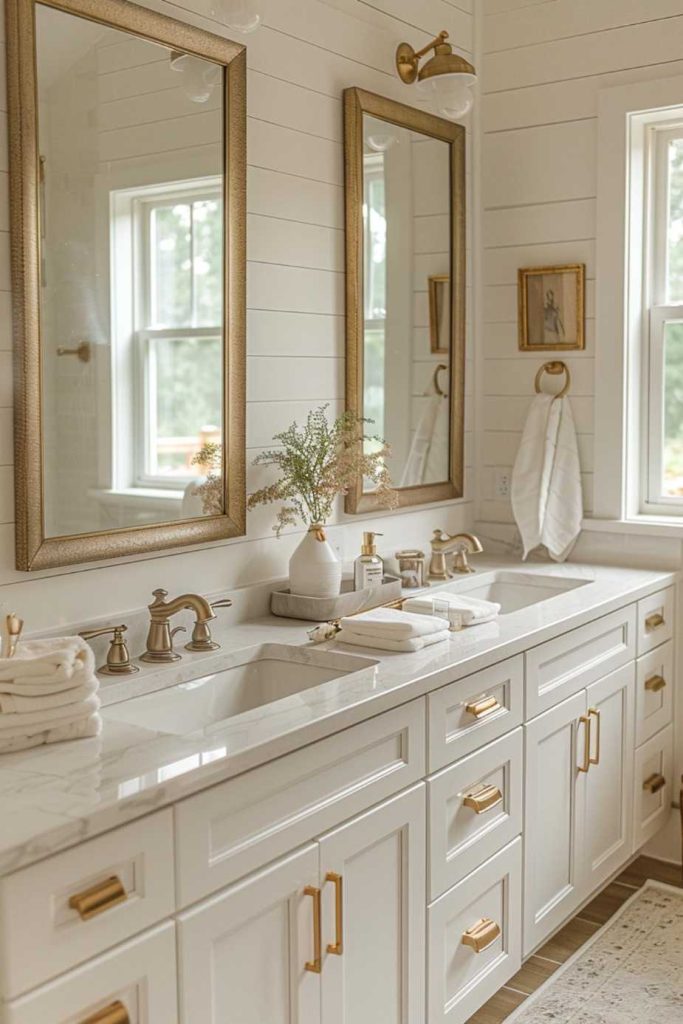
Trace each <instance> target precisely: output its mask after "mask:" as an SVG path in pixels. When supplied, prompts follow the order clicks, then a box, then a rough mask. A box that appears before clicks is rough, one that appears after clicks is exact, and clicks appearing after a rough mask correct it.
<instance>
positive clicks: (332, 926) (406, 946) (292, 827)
mask: <svg viewBox="0 0 683 1024" xmlns="http://www.w3.org/2000/svg"><path fill="white" fill-rule="evenodd" d="M675 584H676V576H675V574H671V573H664V572H650V571H643V570H631V569H621V568H597V567H585V566H579V565H571V564H570V565H564V566H555V565H553V566H548V565H545V564H543V565H541V564H536V565H529V566H524V567H521V566H518V565H512V564H509V565H502V564H499V565H498V566H492V567H491V568H488V569H487V568H478V571H477V572H476V574H473V575H472V576H470V577H468V578H466V579H464V580H460V581H458V582H451V583H446V584H444V587H446V588H454V587H455V588H457V589H458V590H463V591H467V592H468V593H470V594H471V595H473V596H477V597H484V598H491V599H493V600H496V601H499V602H500V603H501V604H502V613H501V615H500V617H499V618H498V619H497V620H494V621H493V622H489V623H486V624H484V625H480V626H477V627H474V628H471V629H465V630H463V631H461V632H458V633H453V634H452V635H451V639H449V640H448V641H447V642H444V643H442V644H439V645H436V647H434V648H431V649H430V648H427V649H425V650H423V651H420V652H417V653H414V654H389V655H382V654H380V653H379V652H377V653H375V652H373V651H368V650H364V651H362V652H360V649H358V652H356V649H354V648H351V647H346V646H344V645H341V644H339V645H336V644H335V643H326V644H323V645H319V646H313V645H311V644H310V643H308V641H307V636H306V627H305V625H304V624H303V623H299V622H296V621H294V620H277V619H275V618H273V617H271V616H268V615H263V616H262V617H260V618H256V619H252V620H250V621H246V622H242V623H239V622H238V623H236V624H233V625H230V624H229V622H228V619H227V616H226V618H225V619H223V620H222V622H221V623H219V625H218V627H217V628H216V629H215V631H214V632H215V636H216V638H217V639H219V640H220V643H221V645H222V647H221V649H220V650H218V651H215V652H212V653H206V654H194V655H193V654H186V653H185V652H183V658H182V659H181V660H180V661H178V662H176V663H174V664H172V665H164V666H157V665H152V666H149V665H146V666H142V670H141V671H140V672H139V673H138V674H136V675H135V676H131V677H129V678H126V679H111V677H110V678H108V679H107V680H105V679H104V678H103V680H102V694H103V697H104V703H105V704H106V707H105V709H104V712H103V718H104V723H105V725H104V732H103V736H102V737H101V739H100V740H87V741H82V742H80V743H76V744H69V745H65V746H62V747H61V748H52V749H49V748H42V749H39V750H37V751H29V752H26V753H24V754H17V755H12V756H10V757H6V758H5V759H4V761H3V764H2V765H0V791H1V792H2V794H3V806H4V807H5V809H6V813H5V815H4V818H3V828H2V831H1V834H0V872H1V873H2V877H1V878H0V992H1V994H2V1000H3V1002H2V1009H3V1014H4V1015H0V1019H1V1020H2V1022H3V1024H45V1022H46V1021H50V1022H54V1024H95V1022H97V1024H116V1022H118V1024H125V1022H130V1024H143V1022H144V1024H174V1022H182V1024H208V1022H210V1021H219V1020H221V1021H222V1020H231V1021H232V1020H234V1021H239V1022H240V1024H264V1022H268V1024H276V1022H287V1024H294V1022H295V1021H296V1022H297V1024H319V1022H321V1021H322V1022H324V1024H328V1022H334V1024H336V1022H340V1024H341V1022H347V1024H352V1022H353V1024H361V1022H362V1024H365V1022H368V1024H370V1022H372V1024H379V1022H381V1024H420V1022H423V1021H428V1022H429V1024H440V1022H449V1024H450V1022H457V1024H463V1022H464V1021H466V1020H467V1019H468V1018H469V1017H470V1016H471V1015H472V1014H473V1013H474V1012H475V1011H476V1010H477V1009H478V1007H479V1006H481V1005H482V1004H483V1003H484V1002H485V1001H486V1000H487V999H488V998H489V997H490V996H491V995H493V993H494V992H495V991H496V990H497V989H498V988H499V987H500V986H501V985H503V984H504V983H505V982H506V981H507V980H508V979H509V978H510V977H511V976H512V975H513V974H514V973H515V972H516V971H517V970H518V968H519V967H520V965H521V963H522V960H523V958H524V957H526V956H528V955H529V954H531V953H532V952H533V951H534V950H535V949H536V948H538V947H539V945H540V944H541V943H542V942H543V941H544V940H545V939H546V938H547V937H548V936H549V935H550V934H551V933H553V932H554V931H556V930H557V929H558V928H559V927H560V926H561V925H562V924H563V922H564V921H566V920H567V919H568V918H569V917H571V916H572V915H573V914H574V913H575V912H576V910H577V908H579V907H580V906H581V905H582V904H583V903H584V902H585V901H586V900H587V899H588V898H589V897H590V896H591V895H592V894H593V893H594V892H595V891H596V890H598V889H599V888H600V887H602V886H603V885H604V884H605V883H606V881H607V880H608V879H610V878H611V877H612V876H614V875H615V874H616V873H617V872H618V871H619V870H620V868H621V867H622V866H623V865H624V864H625V863H626V862H628V860H629V859H630V858H631V857H632V856H633V855H634V853H635V852H636V851H637V850H639V849H640V848H641V847H642V846H643V844H644V843H645V842H646V841H647V840H648V839H649V838H650V837H651V836H652V835H653V834H654V833H655V832H656V831H658V829H659V828H660V827H661V826H662V825H663V824H664V823H665V821H666V820H667V818H668V816H669V813H670V806H671V796H672V699H673V691H674V676H673V668H674V662H673V640H672V632H673V621H674V619H673V616H674V592H675ZM133 653H135V652H133ZM5 794H8V795H7V797H5Z"/></svg>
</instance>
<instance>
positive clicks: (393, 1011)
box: [188, 784, 426, 1024]
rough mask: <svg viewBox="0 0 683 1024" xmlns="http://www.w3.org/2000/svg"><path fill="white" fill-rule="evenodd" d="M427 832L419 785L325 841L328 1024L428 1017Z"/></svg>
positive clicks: (411, 1022) (402, 1022) (402, 1023)
mask: <svg viewBox="0 0 683 1024" xmlns="http://www.w3.org/2000/svg"><path fill="white" fill-rule="evenodd" d="M425 831H426V827H425V787H424V785H423V784H420V785H418V786H416V787H414V788H413V789H410V790H408V791H407V792H405V793H403V794H401V795H400V796H397V797H394V798H393V799H392V800H387V801H386V802H385V803H383V804H380V805H379V806H378V807H375V808H374V809H373V810H371V811H368V812H367V813H366V814H362V815H361V816H360V817H358V818H355V819H354V820H353V821H350V822H349V823H348V824H346V825H342V826H341V828H338V829H335V831H334V832H330V833H328V835H327V836H325V837H323V839H321V841H320V877H321V880H322V885H323V972H322V1016H323V1021H324V1022H325V1024H415V1022H416V1021H421V1020H423V1019H424V1013H425V980H424V972H425V886H426V870H425ZM336 944H338V946H337V945H336ZM335 947H336V948H337V950H338V951H337V952H334V949H335ZM197 1019H199V1018H197ZM265 1020H266V1018H265V1017H264V1018H263V1021H265ZM188 1024H189V1022H188ZM193 1024H194V1022H193ZM268 1024H271V1021H270V1019H268Z"/></svg>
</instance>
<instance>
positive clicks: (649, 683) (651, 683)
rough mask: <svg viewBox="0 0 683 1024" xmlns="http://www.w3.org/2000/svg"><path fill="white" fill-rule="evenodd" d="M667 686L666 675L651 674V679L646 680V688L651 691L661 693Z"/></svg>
mask: <svg viewBox="0 0 683 1024" xmlns="http://www.w3.org/2000/svg"><path fill="white" fill-rule="evenodd" d="M665 686H666V679H665V678H664V676H650V678H649V679H646V680H645V689H646V690H649V691H650V692H651V693H659V691H660V690H663V689H664V687H665Z"/></svg>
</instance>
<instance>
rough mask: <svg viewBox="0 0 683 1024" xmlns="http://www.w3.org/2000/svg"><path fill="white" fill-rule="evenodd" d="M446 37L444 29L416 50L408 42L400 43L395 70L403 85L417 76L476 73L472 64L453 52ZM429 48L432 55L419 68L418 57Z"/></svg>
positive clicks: (424, 53)
mask: <svg viewBox="0 0 683 1024" xmlns="http://www.w3.org/2000/svg"><path fill="white" fill-rule="evenodd" d="M447 39H448V32H446V31H445V30H444V31H443V32H439V34H438V36H434V38H433V39H432V41H431V42H429V43H427V45H426V46H423V47H422V49H421V50H416V49H415V48H414V47H413V46H411V45H410V43H400V45H399V46H398V48H397V50H396V70H397V72H398V76H399V78H400V79H401V81H402V82H404V83H405V85H412V84H413V82H414V81H415V80H416V79H417V78H420V79H422V78H429V77H431V76H432V75H435V74H453V73H460V74H466V75H474V74H476V71H475V69H474V65H472V64H470V62H469V61H468V60H465V58H464V57H461V56H460V55H459V54H457V53H453V47H452V46H451V44H450V43H447V42H446V40H447ZM430 50H434V56H433V57H431V58H430V59H429V60H428V61H427V62H426V63H425V64H424V66H423V67H422V69H421V70H420V67H419V65H420V59H421V58H422V57H424V56H425V55H426V54H427V53H429V51H430Z"/></svg>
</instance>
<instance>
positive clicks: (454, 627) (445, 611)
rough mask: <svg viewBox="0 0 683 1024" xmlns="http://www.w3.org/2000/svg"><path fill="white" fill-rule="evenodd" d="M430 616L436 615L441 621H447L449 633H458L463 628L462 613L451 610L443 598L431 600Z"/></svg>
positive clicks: (457, 610)
mask: <svg viewBox="0 0 683 1024" xmlns="http://www.w3.org/2000/svg"><path fill="white" fill-rule="evenodd" d="M432 615H438V616H439V617H440V618H442V619H448V629H449V630H450V632H451V633H459V632H460V630H461V629H463V628H464V625H465V623H464V621H463V616H462V612H461V611H460V609H459V608H453V606H452V605H451V604H449V602H448V601H446V600H444V598H439V597H435V598H433V600H432Z"/></svg>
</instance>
